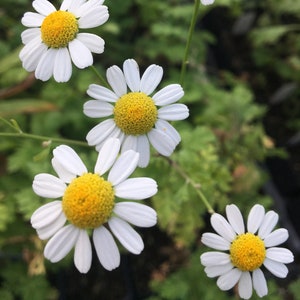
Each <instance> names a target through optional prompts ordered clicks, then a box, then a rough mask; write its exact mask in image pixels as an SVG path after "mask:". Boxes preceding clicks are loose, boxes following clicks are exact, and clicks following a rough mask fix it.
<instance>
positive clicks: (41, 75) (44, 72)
mask: <svg viewBox="0 0 300 300" xmlns="http://www.w3.org/2000/svg"><path fill="white" fill-rule="evenodd" d="M56 54H57V49H53V48H49V49H48V50H47V51H46V52H44V53H43V55H42V56H41V57H40V61H39V63H38V65H37V67H36V70H35V77H36V78H37V79H40V80H42V81H47V80H49V79H50V77H51V76H52V75H53V69H54V62H55V57H56Z"/></svg>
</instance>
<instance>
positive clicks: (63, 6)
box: [59, 0, 73, 11]
mask: <svg viewBox="0 0 300 300" xmlns="http://www.w3.org/2000/svg"><path fill="white" fill-rule="evenodd" d="M72 2H73V0H63V2H62V4H61V6H60V8H59V10H63V11H66V10H68V9H69V8H70V6H71V3H72Z"/></svg>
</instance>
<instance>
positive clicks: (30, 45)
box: [20, 0, 109, 82]
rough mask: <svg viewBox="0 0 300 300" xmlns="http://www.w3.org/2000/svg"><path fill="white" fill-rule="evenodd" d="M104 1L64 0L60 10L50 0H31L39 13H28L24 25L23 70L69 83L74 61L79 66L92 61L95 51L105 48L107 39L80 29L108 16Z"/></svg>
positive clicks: (21, 55) (85, 65) (93, 24)
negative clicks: (82, 31)
mask: <svg viewBox="0 0 300 300" xmlns="http://www.w3.org/2000/svg"><path fill="white" fill-rule="evenodd" d="M103 2H104V0H87V1H86V0H73V1H71V0H64V1H63V2H62V4H61V7H60V9H59V10H56V8H55V7H54V6H53V4H51V3H50V2H49V1H47V0H35V1H33V2H32V6H33V8H34V9H35V10H36V12H26V13H25V14H24V16H23V18H22V21H21V22H22V24H23V25H24V26H26V27H29V29H26V30H25V31H23V32H22V34H21V38H22V42H23V44H25V46H24V48H23V49H22V50H21V52H20V59H21V61H22V65H23V67H24V69H26V70H27V71H28V72H32V71H35V77H36V78H37V79H40V80H43V81H46V80H48V79H49V78H50V77H51V76H52V75H53V77H54V79H55V80H56V81H57V82H66V81H68V80H69V79H70V77H71V75H72V63H71V61H73V63H74V64H75V66H76V67H78V68H79V69H83V68H86V67H88V66H91V65H92V64H93V56H92V52H93V53H102V52H103V51H104V40H103V39H102V38H101V37H99V36H97V35H95V34H91V33H81V32H79V29H87V28H94V27H97V26H100V25H102V24H103V23H105V22H106V21H107V19H108V16H109V15H108V9H107V7H106V6H104V5H102V4H103Z"/></svg>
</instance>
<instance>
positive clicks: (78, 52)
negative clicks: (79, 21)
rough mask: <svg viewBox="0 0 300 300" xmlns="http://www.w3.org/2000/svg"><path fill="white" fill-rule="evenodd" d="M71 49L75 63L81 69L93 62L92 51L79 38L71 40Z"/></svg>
mask: <svg viewBox="0 0 300 300" xmlns="http://www.w3.org/2000/svg"><path fill="white" fill-rule="evenodd" d="M68 47H69V51H70V55H71V58H72V61H73V63H74V65H75V66H76V67H77V68H79V69H84V68H86V67H88V66H91V65H92V64H93V56H92V53H91V51H90V50H89V49H88V47H87V46H85V45H84V44H83V43H82V42H80V41H79V40H78V39H74V40H73V41H71V42H69V46H68Z"/></svg>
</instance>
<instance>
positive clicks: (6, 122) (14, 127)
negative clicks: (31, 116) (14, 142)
mask: <svg viewBox="0 0 300 300" xmlns="http://www.w3.org/2000/svg"><path fill="white" fill-rule="evenodd" d="M0 120H1V121H2V122H3V123H5V124H6V125H8V126H9V127H11V128H12V129H13V130H16V131H17V132H19V131H18V130H17V128H16V126H15V125H14V124H13V123H12V122H9V121H7V120H6V119H4V118H2V117H0Z"/></svg>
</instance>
